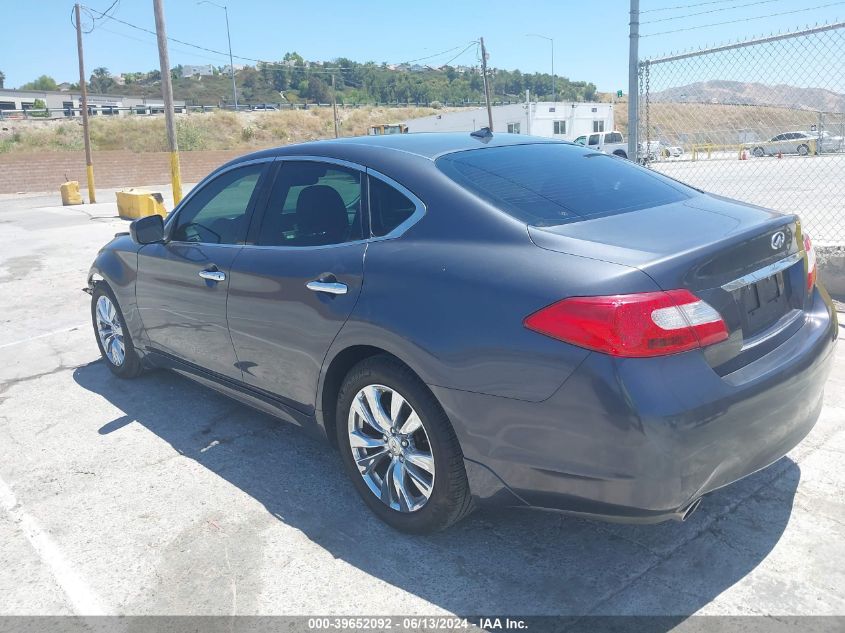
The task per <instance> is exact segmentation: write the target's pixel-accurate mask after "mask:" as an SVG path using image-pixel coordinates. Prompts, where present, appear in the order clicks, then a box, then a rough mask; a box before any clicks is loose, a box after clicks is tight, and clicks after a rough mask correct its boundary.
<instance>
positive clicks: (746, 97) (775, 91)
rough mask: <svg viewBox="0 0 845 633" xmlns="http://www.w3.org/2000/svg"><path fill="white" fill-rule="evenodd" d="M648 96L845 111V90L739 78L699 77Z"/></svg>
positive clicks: (662, 98) (659, 99)
mask: <svg viewBox="0 0 845 633" xmlns="http://www.w3.org/2000/svg"><path fill="white" fill-rule="evenodd" d="M650 99H651V100H652V101H659V102H669V103H723V104H729V105H737V104H739V105H760V106H778V107H785V108H792V109H795V110H816V111H822V112H845V94H840V93H838V92H833V91H831V90H825V89H823V88H799V87H797V86H787V85H785V84H779V85H776V86H771V85H767V84H761V83H756V82H742V81H722V80H713V81H699V82H696V83H692V84H688V85H686V86H679V87H677V88H667V89H666V90H661V91H659V92H653V93H652V94H651V96H650Z"/></svg>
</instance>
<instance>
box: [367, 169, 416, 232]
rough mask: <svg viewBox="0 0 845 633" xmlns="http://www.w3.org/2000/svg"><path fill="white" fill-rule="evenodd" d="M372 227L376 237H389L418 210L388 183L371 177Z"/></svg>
mask: <svg viewBox="0 0 845 633" xmlns="http://www.w3.org/2000/svg"><path fill="white" fill-rule="evenodd" d="M369 181H370V191H369V193H370V227H371V229H372V234H373V235H374V236H376V237H380V236H382V235H387V234H388V233H390V232H391V231H392V230H393V229H395V228H396V227H397V226H399V225H400V224H402V223H403V222H404V221H405V220H407V219H408V218H410V217H411V216H412V215H414V212H415V211H416V210H417V206H416V204H414V203H413V202H412V201H411V200H410V199H409V198H408V197H407V196H406V195H404V194H403V193H401V192H400V191H398V190H397V189H395V188H394V187H391V186H390V185H388V184H387V183H386V182H384V181H382V180H380V179H378V178H373V177H372V176H370V177H369Z"/></svg>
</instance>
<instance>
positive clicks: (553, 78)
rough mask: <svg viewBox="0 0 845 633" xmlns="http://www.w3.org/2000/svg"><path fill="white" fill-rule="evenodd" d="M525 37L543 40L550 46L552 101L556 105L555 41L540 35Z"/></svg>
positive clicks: (527, 34) (531, 34) (532, 34)
mask: <svg viewBox="0 0 845 633" xmlns="http://www.w3.org/2000/svg"><path fill="white" fill-rule="evenodd" d="M525 37H540V38H542V39H544V40H548V41H549V43H551V45H552V101H554V102H555V103H557V90H555V40H554V38H553V37H548V36H546V35H540V34H539V33H526V34H525Z"/></svg>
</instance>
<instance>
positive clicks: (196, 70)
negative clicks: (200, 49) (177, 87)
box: [182, 64, 214, 79]
mask: <svg viewBox="0 0 845 633" xmlns="http://www.w3.org/2000/svg"><path fill="white" fill-rule="evenodd" d="M213 76H214V67H213V66H212V65H211V64H202V65H199V66H193V65H191V64H183V65H182V78H183V79H187V78H189V77H213Z"/></svg>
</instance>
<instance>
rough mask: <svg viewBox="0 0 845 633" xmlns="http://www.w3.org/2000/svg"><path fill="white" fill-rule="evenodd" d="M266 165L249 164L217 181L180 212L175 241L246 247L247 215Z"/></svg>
mask: <svg viewBox="0 0 845 633" xmlns="http://www.w3.org/2000/svg"><path fill="white" fill-rule="evenodd" d="M265 167H266V165H264V164H261V163H259V164H255V165H247V166H245V167H240V168H237V169H232V170H231V171H227V172H225V173H223V174H220V175H219V176H217V177H216V178H214V179H213V180H212V181H211V182H209V183H208V184H206V185H204V186H203V188H202V189H201V190H199V191H197V193H196V194H194V195H193V196H192V197H191V199H190V200H188V201H187V202H186V203H185V206H184V207H183V208H182V210H181V211H180V212H179V215H178V217H177V218H176V228H175V230H174V231H173V233H172V234H171V239H172V240H174V241H177V242H197V243H202V244H242V243H243V241H244V238H245V237H246V231H247V227H248V224H249V216H248V215H247V213H248V211H249V209H250V206H251V204H252V200H253V198H254V197H255V195H256V194H257V192H258V181H259V180H260V178H261V174H262V173H263V172H264V169H265Z"/></svg>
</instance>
